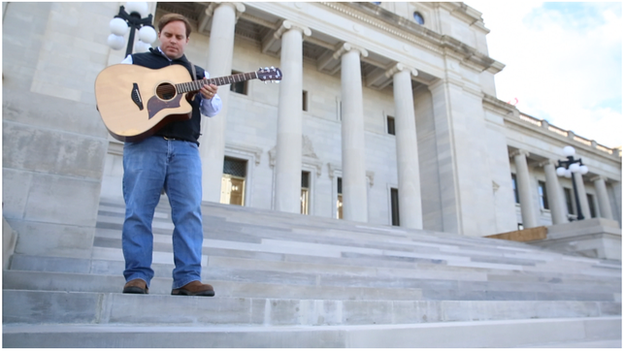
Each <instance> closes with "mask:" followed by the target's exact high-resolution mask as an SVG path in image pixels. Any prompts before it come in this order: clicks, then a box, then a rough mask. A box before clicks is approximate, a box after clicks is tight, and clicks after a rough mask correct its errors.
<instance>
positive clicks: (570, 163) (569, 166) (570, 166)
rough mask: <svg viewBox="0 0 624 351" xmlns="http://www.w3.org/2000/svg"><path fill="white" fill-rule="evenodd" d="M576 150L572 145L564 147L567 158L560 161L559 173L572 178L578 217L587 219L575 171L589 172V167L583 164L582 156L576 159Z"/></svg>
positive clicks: (561, 175) (578, 218)
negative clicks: (584, 215) (582, 206)
mask: <svg viewBox="0 0 624 351" xmlns="http://www.w3.org/2000/svg"><path fill="white" fill-rule="evenodd" d="M575 152H576V150H574V148H573V147H572V146H566V147H564V148H563V155H564V156H565V157H566V158H567V160H565V161H558V165H559V167H557V175H558V176H560V177H566V178H572V188H573V189H574V199H575V200H576V212H577V216H576V219H577V220H579V221H580V220H583V219H585V217H583V212H582V211H581V204H580V203H579V195H578V190H577V188H576V181H575V180H574V174H573V173H580V174H587V172H589V168H587V166H585V165H584V164H583V161H582V160H581V159H580V158H578V159H576V160H575V159H574V154H575Z"/></svg>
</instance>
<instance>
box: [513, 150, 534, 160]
mask: <svg viewBox="0 0 624 351" xmlns="http://www.w3.org/2000/svg"><path fill="white" fill-rule="evenodd" d="M518 155H524V157H529V155H531V153H530V152H528V151H526V150H522V149H518V150H514V151H512V152H510V153H509V158H512V157H516V156H518Z"/></svg>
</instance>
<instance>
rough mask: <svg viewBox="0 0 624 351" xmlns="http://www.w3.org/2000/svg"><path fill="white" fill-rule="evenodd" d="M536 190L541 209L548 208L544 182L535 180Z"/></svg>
mask: <svg viewBox="0 0 624 351" xmlns="http://www.w3.org/2000/svg"><path fill="white" fill-rule="evenodd" d="M537 191H538V192H539V200H540V206H541V208H542V210H548V209H550V207H549V206H548V195H547V193H546V183H545V182H542V181H541V180H539V181H537Z"/></svg>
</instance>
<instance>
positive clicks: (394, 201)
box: [390, 188, 400, 226]
mask: <svg viewBox="0 0 624 351" xmlns="http://www.w3.org/2000/svg"><path fill="white" fill-rule="evenodd" d="M390 211H391V213H392V225H396V226H398V225H400V224H399V223H400V222H399V189H395V188H391V189H390Z"/></svg>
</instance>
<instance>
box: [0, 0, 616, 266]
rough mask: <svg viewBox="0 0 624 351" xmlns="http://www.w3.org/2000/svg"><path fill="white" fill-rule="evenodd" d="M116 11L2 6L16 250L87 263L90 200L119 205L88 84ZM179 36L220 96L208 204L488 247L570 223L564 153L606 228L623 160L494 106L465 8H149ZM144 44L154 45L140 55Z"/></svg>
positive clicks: (487, 70) (112, 157) (476, 32)
mask: <svg viewBox="0 0 624 351" xmlns="http://www.w3.org/2000/svg"><path fill="white" fill-rule="evenodd" d="M119 5H120V4H119V3H29V4H28V3H3V202H4V208H3V216H4V217H5V219H6V220H7V221H8V222H9V224H10V225H11V226H12V227H13V228H14V230H15V231H16V232H18V233H20V236H22V235H25V236H26V239H24V240H20V242H19V243H18V247H17V249H19V250H20V251H22V252H25V253H31V254H50V255H52V254H53V253H59V252H68V251H71V255H75V256H77V257H82V256H84V255H88V253H89V250H90V245H92V240H93V233H94V230H95V222H96V215H97V208H98V206H99V203H100V201H101V200H102V199H107V200H108V199H110V200H116V201H119V200H121V199H122V195H121V176H122V172H123V169H122V162H121V160H122V149H123V148H122V144H121V143H120V142H118V141H116V140H115V139H113V138H112V137H111V136H110V135H109V134H108V132H107V130H106V128H105V126H104V124H103V123H102V121H101V119H100V117H99V114H98V112H97V110H96V108H95V97H94V91H93V83H94V81H95V78H96V76H97V74H98V73H99V72H100V71H102V70H103V69H104V68H105V67H107V66H109V65H112V64H116V63H119V62H120V61H121V60H122V59H123V53H122V52H120V51H113V50H111V49H110V48H109V47H108V46H107V44H106V38H107V36H108V34H110V33H109V28H108V23H109V21H110V20H111V19H112V18H113V16H114V15H115V14H116V13H117V12H118V7H119ZM150 11H151V13H153V14H154V16H155V21H157V20H158V18H159V17H160V16H162V15H163V14H165V13H168V12H177V13H182V14H184V15H186V16H187V17H188V18H190V19H191V22H192V24H193V26H194V28H193V29H194V30H193V33H192V34H191V36H190V43H189V45H188V47H187V57H188V58H189V60H190V61H192V62H193V63H195V64H197V65H199V66H202V67H204V68H205V69H206V70H208V71H209V72H210V74H211V76H212V77H220V76H228V75H231V74H233V73H240V72H254V71H256V70H258V67H271V66H273V67H279V68H280V69H281V71H282V72H283V79H282V81H281V82H280V83H279V84H265V83H263V82H260V81H258V80H251V81H248V82H245V83H237V84H234V85H231V86H223V87H221V88H220V89H219V94H220V96H221V97H222V99H223V102H224V108H223V111H222V112H221V113H220V114H219V115H218V116H216V117H213V118H205V119H204V120H203V122H202V136H201V137H200V152H201V156H202V162H203V194H204V200H205V201H213V202H225V203H231V204H237V205H243V206H251V207H256V208H263V209H272V210H276V211H284V212H293V213H306V214H308V215H313V216H321V217H333V218H343V219H345V220H351V221H356V222H362V223H375V224H387V225H400V226H402V227H406V228H414V229H425V230H430V231H437V232H450V233H458V234H462V235H468V236H485V235H491V234H496V233H502V232H508V231H513V230H516V229H518V228H530V227H535V226H541V225H550V224H558V223H562V222H564V221H568V220H570V219H573V218H575V216H576V215H577V213H576V212H577V210H576V205H575V203H574V201H575V200H574V196H573V194H572V192H571V191H572V190H571V189H572V184H571V182H570V179H568V178H561V177H557V176H556V173H554V172H555V168H556V165H555V163H556V161H557V160H561V159H564V157H563V155H562V153H561V150H562V148H563V147H564V146H568V145H571V146H573V147H574V148H575V149H576V153H577V155H576V156H577V157H581V158H582V160H583V163H584V164H586V165H587V166H588V168H589V173H587V174H585V175H582V176H580V177H579V176H577V177H578V178H577V184H578V185H579V186H578V188H579V189H578V193H579V199H580V201H579V203H580V205H581V206H580V207H581V209H582V211H583V213H584V215H585V217H603V218H607V219H612V220H616V221H618V222H619V223H620V227H621V212H622V209H621V203H622V201H621V193H622V191H621V165H622V163H621V148H620V149H617V148H616V149H610V148H607V147H604V146H602V145H600V144H599V143H597V142H596V141H593V140H586V139H584V138H582V137H581V136H577V135H575V134H573V133H572V132H569V131H565V130H562V129H560V128H558V127H556V126H552V125H549V124H548V123H547V122H546V121H544V120H541V119H539V118H535V117H532V116H528V115H526V114H523V113H521V112H520V111H518V110H517V109H516V108H515V107H514V106H512V105H509V104H506V103H504V102H502V101H500V100H498V99H497V98H496V89H495V85H494V76H495V74H496V73H498V72H500V71H501V70H502V69H503V68H504V65H503V64H502V63H500V62H498V61H496V60H495V59H493V58H491V57H489V55H488V48H487V42H486V35H487V34H488V32H489V30H488V29H487V28H486V27H485V25H484V23H483V20H482V17H481V13H480V12H478V11H477V10H475V9H472V8H470V7H469V6H466V5H465V4H463V3H447V2H441V3H408V2H403V3H386V2H384V3H379V4H377V3H341V2H338V3H335V2H330V3H323V2H320V3H305V2H292V3H287V2H278V3H273V2H270V3H256V2H251V3H177V2H175V3H150ZM154 45H157V43H155V44H154Z"/></svg>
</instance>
